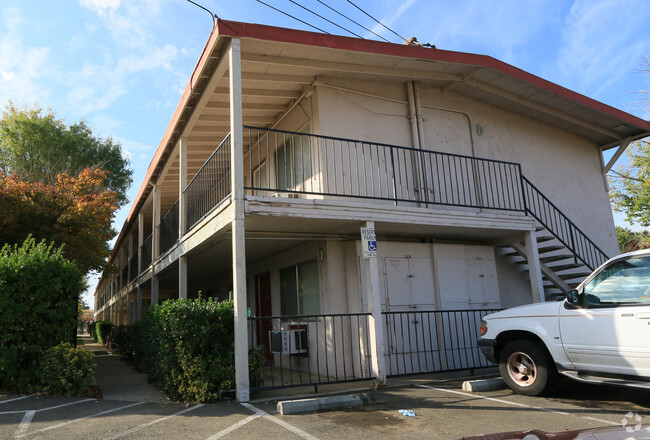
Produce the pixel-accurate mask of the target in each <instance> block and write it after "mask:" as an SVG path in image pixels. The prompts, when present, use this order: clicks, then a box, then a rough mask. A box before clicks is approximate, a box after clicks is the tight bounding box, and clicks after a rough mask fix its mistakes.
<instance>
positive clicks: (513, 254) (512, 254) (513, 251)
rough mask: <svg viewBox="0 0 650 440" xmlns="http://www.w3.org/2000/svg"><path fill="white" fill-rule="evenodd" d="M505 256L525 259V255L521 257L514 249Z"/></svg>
mask: <svg viewBox="0 0 650 440" xmlns="http://www.w3.org/2000/svg"><path fill="white" fill-rule="evenodd" d="M503 256H504V257H523V255H521V254H520V253H519V252H517V251H516V250H514V249H513V250H511V251H510V252H506V253H505V254H503Z"/></svg>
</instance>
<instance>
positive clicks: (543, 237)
mask: <svg viewBox="0 0 650 440" xmlns="http://www.w3.org/2000/svg"><path fill="white" fill-rule="evenodd" d="M551 240H555V237H553V236H552V235H540V236H538V237H537V243H544V242H546V241H551Z"/></svg>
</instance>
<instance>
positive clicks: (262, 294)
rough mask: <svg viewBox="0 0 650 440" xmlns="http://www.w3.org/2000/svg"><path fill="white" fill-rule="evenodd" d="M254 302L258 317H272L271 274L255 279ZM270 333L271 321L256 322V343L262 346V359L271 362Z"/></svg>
mask: <svg viewBox="0 0 650 440" xmlns="http://www.w3.org/2000/svg"><path fill="white" fill-rule="evenodd" d="M255 302H256V306H257V307H256V310H257V316H258V317H264V316H273V310H272V307H271V274H270V273H269V272H266V273H263V274H261V275H257V276H256V277H255ZM270 331H271V320H270V319H262V320H259V321H257V341H258V344H260V345H262V346H264V358H265V359H266V360H269V361H270V360H272V359H273V357H272V356H271V351H270V350H269V332H270Z"/></svg>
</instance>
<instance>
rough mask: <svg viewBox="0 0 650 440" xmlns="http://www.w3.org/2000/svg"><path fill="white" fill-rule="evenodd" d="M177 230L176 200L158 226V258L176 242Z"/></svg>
mask: <svg viewBox="0 0 650 440" xmlns="http://www.w3.org/2000/svg"><path fill="white" fill-rule="evenodd" d="M178 228H179V226H178V200H176V202H174V204H173V205H172V207H171V208H169V211H167V213H166V214H165V215H164V216H163V218H162V220H161V221H160V224H159V225H158V234H160V237H159V246H160V249H158V256H160V255H162V254H164V253H165V252H167V251H168V250H169V249H171V248H172V246H173V245H174V244H175V243H176V242H177V241H178Z"/></svg>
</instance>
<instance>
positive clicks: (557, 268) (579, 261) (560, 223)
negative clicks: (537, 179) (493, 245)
mask: <svg viewBox="0 0 650 440" xmlns="http://www.w3.org/2000/svg"><path fill="white" fill-rule="evenodd" d="M522 182H523V191H524V196H525V202H526V211H527V213H528V214H529V215H531V216H532V217H534V218H535V223H536V224H537V228H536V236H537V250H538V254H539V262H540V268H541V271H542V278H543V283H544V291H545V296H546V298H545V300H552V299H554V298H555V299H558V298H562V297H564V296H565V295H566V293H567V292H568V291H569V290H571V289H574V288H575V287H577V286H578V285H579V284H580V283H581V282H582V281H583V280H584V279H585V277H587V276H588V275H589V274H590V273H591V272H593V270H594V269H596V268H597V267H599V266H600V265H601V264H603V263H604V262H605V261H607V259H608V258H609V257H608V256H607V254H605V253H604V252H603V251H602V250H601V249H600V248H599V247H598V246H597V245H596V244H595V243H594V242H593V241H591V240H590V239H589V238H588V237H587V236H586V235H585V234H584V232H582V231H581V230H580V229H579V228H578V227H577V226H576V225H575V224H574V223H573V222H572V221H571V220H569V218H568V217H566V216H565V215H564V214H563V213H562V212H561V211H560V210H559V209H558V208H557V207H556V206H555V205H554V204H553V203H552V202H551V201H550V200H549V199H548V198H547V197H546V196H544V195H543V194H542V193H541V192H540V191H539V190H538V189H537V188H536V187H535V186H534V185H533V184H532V183H531V182H530V181H529V180H528V179H526V178H525V177H523V176H522ZM501 255H502V256H503V257H506V258H509V259H510V260H511V263H513V264H518V265H522V266H525V267H524V268H523V270H524V271H528V266H527V265H528V256H527V253H526V247H525V246H524V244H523V243H521V242H516V243H510V244H508V245H504V246H502V253H501Z"/></svg>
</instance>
